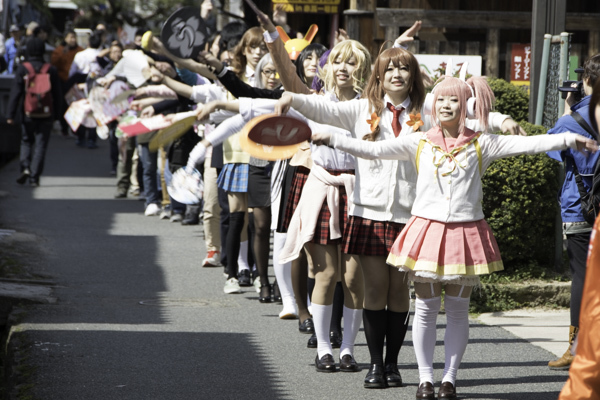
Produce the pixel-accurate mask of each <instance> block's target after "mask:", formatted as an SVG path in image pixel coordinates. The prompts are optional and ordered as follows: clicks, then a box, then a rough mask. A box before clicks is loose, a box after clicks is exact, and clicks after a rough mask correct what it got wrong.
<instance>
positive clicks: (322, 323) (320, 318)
mask: <svg viewBox="0 0 600 400" xmlns="http://www.w3.org/2000/svg"><path fill="white" fill-rule="evenodd" d="M332 310H333V305H332V304H330V305H328V306H323V305H321V304H315V303H313V304H312V312H313V314H312V315H313V323H314V325H315V334H316V335H317V354H318V355H319V358H321V357H323V356H324V355H325V354H331V355H333V348H332V347H331V341H330V340H329V325H330V324H331V312H332Z"/></svg>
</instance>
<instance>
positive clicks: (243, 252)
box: [238, 240, 250, 271]
mask: <svg viewBox="0 0 600 400" xmlns="http://www.w3.org/2000/svg"><path fill="white" fill-rule="evenodd" d="M243 269H250V266H249V265H248V241H247V240H245V241H243V242H240V253H239V255H238V271H241V270H243Z"/></svg>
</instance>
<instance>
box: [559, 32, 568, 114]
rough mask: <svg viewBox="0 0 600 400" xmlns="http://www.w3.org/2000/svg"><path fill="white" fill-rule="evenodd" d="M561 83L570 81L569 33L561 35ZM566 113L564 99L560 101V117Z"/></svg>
mask: <svg viewBox="0 0 600 400" xmlns="http://www.w3.org/2000/svg"><path fill="white" fill-rule="evenodd" d="M559 68H560V69H559V71H558V73H559V82H563V81H566V80H567V79H569V33H567V32H562V33H561V34H560V67H559ZM564 113H565V100H564V99H563V98H562V97H559V99H558V117H559V118H560V117H562V115H563V114H564Z"/></svg>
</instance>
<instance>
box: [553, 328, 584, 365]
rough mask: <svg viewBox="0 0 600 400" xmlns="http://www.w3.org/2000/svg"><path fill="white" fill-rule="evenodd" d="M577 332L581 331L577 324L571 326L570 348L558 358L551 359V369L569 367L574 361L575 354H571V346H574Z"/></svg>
mask: <svg viewBox="0 0 600 400" xmlns="http://www.w3.org/2000/svg"><path fill="white" fill-rule="evenodd" d="M577 332H579V328H578V327H575V326H570V327H569V348H568V349H567V351H566V352H565V354H563V355H562V357H561V358H559V359H558V360H554V361H550V362H549V363H548V367H549V368H550V369H562V370H565V369H569V367H570V366H571V363H572V362H573V358H574V356H573V354H571V348H572V347H573V341H574V340H575V336H577Z"/></svg>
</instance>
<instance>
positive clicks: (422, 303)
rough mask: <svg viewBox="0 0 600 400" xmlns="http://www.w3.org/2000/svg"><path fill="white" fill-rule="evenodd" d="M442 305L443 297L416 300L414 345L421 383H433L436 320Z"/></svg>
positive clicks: (413, 328) (413, 330) (413, 327)
mask: <svg viewBox="0 0 600 400" xmlns="http://www.w3.org/2000/svg"><path fill="white" fill-rule="evenodd" d="M441 305H442V298H441V297H433V298H431V299H421V298H419V297H417V299H416V300H415V318H414V320H413V326H412V338H413V346H414V349H415V355H416V356H417V364H418V366H419V384H421V383H423V382H431V383H433V352H434V350H435V341H436V327H435V324H436V320H437V315H438V313H439V312H440V307H441Z"/></svg>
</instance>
